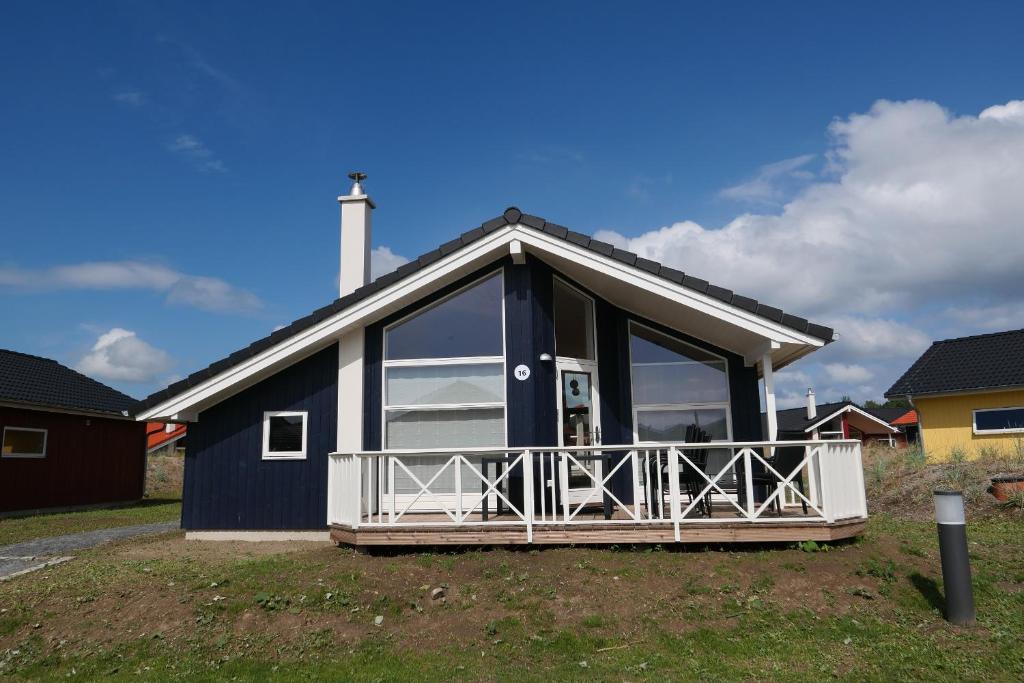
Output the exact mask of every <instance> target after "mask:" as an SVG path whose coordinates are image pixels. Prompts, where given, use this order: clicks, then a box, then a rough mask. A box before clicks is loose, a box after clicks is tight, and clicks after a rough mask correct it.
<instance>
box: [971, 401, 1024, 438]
mask: <svg viewBox="0 0 1024 683" xmlns="http://www.w3.org/2000/svg"><path fill="white" fill-rule="evenodd" d="M1000 410H1024V406H1001V407H999V408H975V409H974V410H972V411H971V430H972V431H973V432H974V433H975V434H980V435H985V434H1024V427H1009V428H1007V429H978V413H995V412H998V411H1000Z"/></svg>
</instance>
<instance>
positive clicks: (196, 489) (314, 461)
mask: <svg viewBox="0 0 1024 683" xmlns="http://www.w3.org/2000/svg"><path fill="white" fill-rule="evenodd" d="M337 384H338V347H337V346H336V345H331V346H329V347H327V348H326V349H324V350H322V351H319V352H317V353H316V354H314V355H313V356H310V357H309V358H306V359H305V360H302V361H299V362H298V363H296V364H295V365H293V366H291V367H289V368H286V369H284V370H281V371H280V372H278V373H277V374H276V375H273V376H272V377H269V378H267V379H265V380H263V381H262V382H260V383H259V384H256V385H255V386H252V387H250V388H248V389H246V390H244V391H242V392H241V393H239V394H237V395H235V396H232V397H231V398H229V399H227V400H225V401H223V402H222V403H220V404H218V405H216V406H214V407H212V408H210V409H208V410H204V411H203V412H202V413H200V415H199V421H198V422H195V423H193V424H190V425H189V435H188V438H189V445H188V449H187V451H186V455H185V485H184V499H183V508H182V526H183V527H184V528H185V529H250V530H256V529H324V528H326V525H327V524H326V522H327V454H328V453H330V452H331V451H333V450H334V448H335V445H336V443H337V411H338V392H337ZM267 410H304V411H307V412H308V418H307V419H308V420H309V423H308V426H307V429H308V431H307V436H306V459H305V460H263V459H262V454H263V412H264V411H267Z"/></svg>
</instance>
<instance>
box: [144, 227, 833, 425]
mask: <svg viewBox="0 0 1024 683" xmlns="http://www.w3.org/2000/svg"><path fill="white" fill-rule="evenodd" d="M516 223H519V224H522V225H525V226H527V227H530V228H534V229H535V230H541V231H543V232H544V233H546V234H548V235H553V236H554V237H558V238H559V239H563V240H565V241H566V242H570V243H572V244H575V245H577V246H580V247H583V248H584V249H589V250H590V251H592V252H594V253H596V254H600V255H602V256H607V257H610V258H613V259H615V260H617V261H621V262H623V263H626V264H628V265H630V266H634V267H636V268H639V269H640V270H643V271H645V272H648V273H652V274H654V275H657V276H659V277H662V278H664V279H666V280H669V281H671V282H673V283H675V284H677V285H682V286H684V287H686V288H688V289H692V290H694V291H696V292H700V293H701V294H706V295H707V296H710V297H713V298H715V299H718V300H720V301H724V302H725V303H728V304H732V305H733V306H737V307H738V308H742V309H743V310H745V311H749V312H750V313H754V314H756V315H760V316H763V317H765V318H767V319H769V320H771V321H773V322H776V323H779V324H782V325H785V326H786V327H789V328H791V329H793V330H796V331H797V332H800V333H803V334H808V335H810V336H812V337H815V338H817V339H821V340H822V341H824V342H825V343H826V344H827V343H829V342H831V341H832V329H831V328H829V327H825V326H823V325H817V324H815V323H812V322H809V321H808V320H806V319H805V318H801V317H798V316H795V315H791V314H789V313H785V312H783V311H782V310H781V309H779V308H775V307H773V306H768V305H766V304H763V303H759V302H758V301H756V300H755V299H751V298H749V297H745V296H740V295H739V294H735V293H733V292H732V290H729V289H725V288H724V287H718V286H717V285H713V284H711V283H709V282H708V281H707V280H701V279H700V278H697V277H694V276H693V275H687V274H686V273H683V272H681V271H678V270H675V269H674V268H669V267H668V266H663V265H661V264H660V263H656V262H654V261H651V260H648V259H645V258H641V257H639V256H637V255H636V254H634V253H632V252H629V251H625V250H623V249H618V248H616V247H614V246H612V245H611V244H608V243H606V242H601V241H599V240H595V239H591V238H590V237H589V236H588V235H584V234H582V233H578V232H573V231H572V230H569V229H568V228H564V227H562V226H561V225H558V224H556V223H550V222H548V221H546V220H545V219H543V218H540V217H538V216H531V215H529V214H525V213H523V212H522V211H520V210H519V209H517V208H515V207H510V208H508V209H506V210H505V213H503V214H502V215H500V216H498V217H497V218H492V219H491V220H489V221H486V222H485V223H482V224H480V225H479V226H477V227H475V228H473V229H472V230H468V231H467V232H464V233H462V235H460V236H459V237H457V238H455V239H453V240H451V241H450V242H445V243H444V244H442V245H441V246H440V247H438V248H437V249H434V250H432V251H428V252H427V253H425V254H423V255H422V256H420V257H419V258H417V259H414V260H412V261H410V262H409V263H406V264H405V265H403V266H400V267H399V268H397V269H396V270H394V271H393V272H390V273H388V274H386V275H382V276H381V277H379V278H377V279H376V280H374V281H373V282H371V283H369V284H367V285H364V286H362V287H360V288H359V289H357V290H356V291H354V292H352V293H351V294H347V295H345V296H343V297H341V298H340V299H335V300H334V302H333V303H331V304H328V305H327V306H324V307H322V308H318V309H317V310H315V311H313V312H312V313H310V314H309V315H307V316H306V317H304V318H299V319H298V320H296V321H295V322H293V323H292V324H291V325H288V326H286V327H283V328H281V329H279V330H277V331H275V332H274V333H273V334H271V335H269V336H267V337H264V338H263V339H260V340H258V341H255V342H253V343H252V344H250V345H249V346H247V347H245V348H244V349H239V350H238V351H235V352H234V353H232V354H231V355H230V356H228V357H226V358H224V359H222V360H219V361H217V362H216V363H213V364H211V365H210V366H208V367H206V368H205V369H203V370H199V371H197V372H194V373H192V374H191V375H189V376H188V377H186V378H185V379H183V380H181V381H179V382H175V383H174V384H172V385H170V386H169V387H167V388H166V389H163V390H161V391H158V392H156V393H154V394H151V395H150V396H147V397H146V398H144V399H143V400H142V402H141V405H140V406H139V407H140V409H144V408H150V407H152V406H154V405H156V404H157V403H160V402H161V401H164V400H166V399H168V398H170V397H172V396H174V395H176V394H178V393H180V392H182V391H184V390H185V389H188V388H189V387H191V386H194V385H196V384H199V383H201V382H203V381H205V380H207V379H209V378H211V377H213V376H214V375H217V374H220V373H221V372H224V371H225V370H227V369H229V368H231V367H234V366H235V365H238V364H239V363H241V362H242V361H244V360H246V359H248V358H251V357H253V356H255V355H257V354H259V353H261V352H263V351H265V350H266V349H268V348H270V347H271V346H273V345H274V344H277V343H278V342H281V341H284V340H285V339H287V338H289V337H291V336H293V335H295V334H298V333H299V332H302V331H303V330H305V329H307V328H310V327H312V326H313V325H316V324H317V323H319V322H321V321H322V320H324V319H325V318H328V317H330V316H332V315H334V314H336V313H340V312H341V311H343V310H345V309H346V308H348V307H349V306H352V305H353V304H356V303H358V302H359V301H362V300H363V299H366V298H368V297H369V296H371V295H373V294H375V293H377V292H378V291H380V290H382V289H384V288H385V287H389V286H390V285H393V284H394V283H396V282H398V281H399V280H402V279H404V278H406V277H408V276H410V275H412V274H413V273H415V272H416V271H418V270H420V269H422V268H425V267H427V266H429V265H430V264H432V263H435V262H436V261H439V260H440V259H442V258H444V257H446V256H448V255H449V254H452V253H454V252H456V251H458V250H460V249H462V248H463V247H466V246H468V245H470V244H472V243H474V242H476V241H477V240H479V239H482V238H483V237H484V236H486V235H489V234H490V233H492V232H495V231H497V230H500V229H501V228H504V227H505V226H507V225H513V224H516Z"/></svg>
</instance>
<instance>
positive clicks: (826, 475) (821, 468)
mask: <svg viewBox="0 0 1024 683" xmlns="http://www.w3.org/2000/svg"><path fill="white" fill-rule="evenodd" d="M831 457H832V449H830V448H826V447H825V446H824V445H819V446H818V476H819V477H821V505H820V507H821V510H822V512H824V513H825V521H826V522H828V523H829V524H831V523H832V522H834V521H836V512H835V506H834V505H833V503H834V502H835V496H833V494H832V477H831V474H832V469H833V468H832V462H831V460H830V459H831Z"/></svg>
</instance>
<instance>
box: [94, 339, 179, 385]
mask: <svg viewBox="0 0 1024 683" xmlns="http://www.w3.org/2000/svg"><path fill="white" fill-rule="evenodd" d="M170 366H171V357H170V356H169V355H168V354H167V352H166V351H162V350H160V349H158V348H155V347H153V346H151V345H150V344H147V343H146V342H144V341H142V340H141V339H139V337H138V336H137V335H136V334H135V333H134V332H132V331H131V330H125V329H123V328H120V327H115V328H113V329H111V330H110V331H109V332H105V333H103V334H101V335H100V336H99V339H97V340H96V343H95V344H93V347H92V350H91V351H89V353H87V354H85V356H83V357H82V359H81V360H80V361H79V362H78V370H79V371H80V372H82V373H84V374H86V375H89V376H90V377H94V378H96V379H100V380H112V381H121V382H152V381H153V380H155V379H156V377H157V376H158V375H160V374H162V373H165V372H167V370H168V369H169V368H170Z"/></svg>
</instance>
